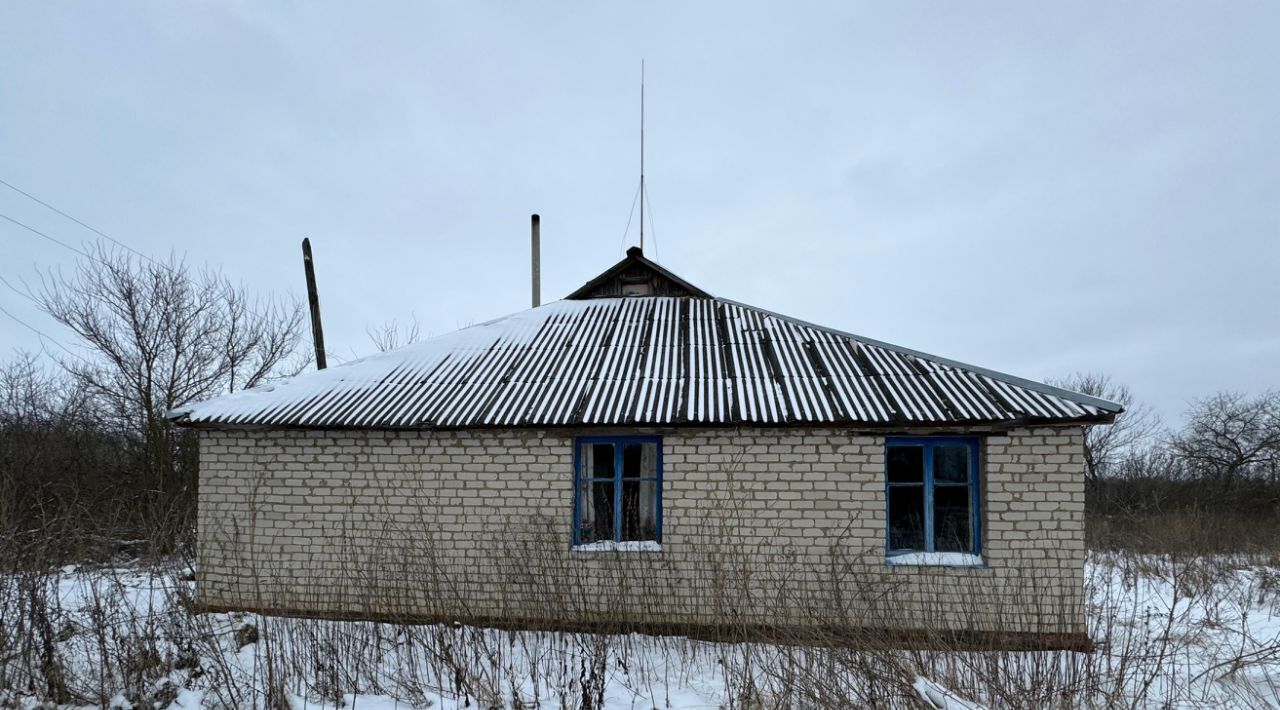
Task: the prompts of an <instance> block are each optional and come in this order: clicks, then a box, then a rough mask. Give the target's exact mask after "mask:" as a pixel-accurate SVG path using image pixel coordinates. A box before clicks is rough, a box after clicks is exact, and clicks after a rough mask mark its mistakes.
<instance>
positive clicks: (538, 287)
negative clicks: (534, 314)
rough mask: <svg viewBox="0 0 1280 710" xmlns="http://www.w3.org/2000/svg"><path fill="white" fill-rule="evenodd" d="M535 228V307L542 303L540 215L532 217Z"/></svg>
mask: <svg viewBox="0 0 1280 710" xmlns="http://www.w3.org/2000/svg"><path fill="white" fill-rule="evenodd" d="M530 221H531V222H532V229H533V244H532V245H531V246H532V248H533V264H532V266H533V307H534V308H537V307H538V306H541V305H542V234H541V232H542V230H541V227H540V225H539V219H538V215H536V214H535V215H533V216H532V217H531V218H530Z"/></svg>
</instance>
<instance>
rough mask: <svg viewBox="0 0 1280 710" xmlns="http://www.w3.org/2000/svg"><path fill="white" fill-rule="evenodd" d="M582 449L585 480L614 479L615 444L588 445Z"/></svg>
mask: <svg viewBox="0 0 1280 710" xmlns="http://www.w3.org/2000/svg"><path fill="white" fill-rule="evenodd" d="M582 449H583V451H582V477H583V478H613V444H587V445H585V446H583V447H582Z"/></svg>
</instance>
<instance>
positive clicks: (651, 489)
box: [622, 481, 658, 540]
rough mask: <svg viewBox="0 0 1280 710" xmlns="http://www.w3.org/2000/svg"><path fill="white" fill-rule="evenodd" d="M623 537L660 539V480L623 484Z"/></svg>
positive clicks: (626, 482) (624, 538)
mask: <svg viewBox="0 0 1280 710" xmlns="http://www.w3.org/2000/svg"><path fill="white" fill-rule="evenodd" d="M622 539H623V540H657V539H658V482H657V481H625V482H624V483H623V484H622Z"/></svg>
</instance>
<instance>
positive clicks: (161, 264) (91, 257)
mask: <svg viewBox="0 0 1280 710" xmlns="http://www.w3.org/2000/svg"><path fill="white" fill-rule="evenodd" d="M0 185H4V186H5V187H8V188H9V189H11V190H13V191H14V192H17V193H19V194H21V195H23V196H25V197H27V198H28V199H30V200H33V201H35V202H37V203H38V204H40V205H41V206H43V207H45V208H47V209H50V210H52V211H54V212H56V213H57V214H59V215H61V216H63V217H65V218H67V219H69V220H71V221H72V222H75V223H76V224H78V225H80V226H81V227H84V228H85V229H88V230H89V231H91V232H93V233H94V234H97V235H99V236H101V237H103V238H105V239H108V240H110V241H111V242H112V243H113V244H116V245H118V246H120V247H121V248H122V249H125V250H127V251H129V252H131V253H133V254H136V255H137V256H139V257H140V258H142V259H145V260H146V261H148V262H150V263H152V264H154V265H155V266H158V267H160V268H162V269H164V270H165V271H168V272H169V273H171V274H173V275H174V276H179V277H185V276H186V275H185V274H183V273H181V272H179V271H178V270H177V269H175V268H173V267H172V266H170V265H168V264H165V263H164V262H161V261H156V260H155V259H153V258H151V257H149V256H147V255H146V254H144V253H142V252H140V251H138V250H137V249H134V248H133V247H131V246H129V245H128V244H125V243H124V242H122V241H120V240H118V239H116V238H114V237H112V236H111V235H109V234H107V233H106V232H103V231H102V230H101V229H98V228H97V227H94V226H93V225H91V224H88V223H87V222H85V221H83V220H80V219H78V218H76V217H75V216H74V215H71V214H69V213H67V212H65V211H63V210H60V209H58V208H57V207H55V206H53V205H51V204H49V203H48V202H45V201H44V200H42V199H40V198H38V197H36V196H35V195H32V194H31V193H29V192H27V191H26V190H23V189H21V188H19V187H17V186H16V185H13V184H12V183H10V182H7V181H6V180H4V179H2V178H0ZM0 218H3V219H5V220H8V221H9V222H12V223H13V224H15V225H17V226H19V227H22V228H23V229H25V230H27V231H29V232H32V233H33V234H36V235H38V236H40V237H42V238H44V239H47V240H49V241H51V242H53V243H54V244H57V245H59V246H61V247H64V248H66V249H70V250H71V251H73V252H75V253H77V254H79V255H80V256H83V257H85V258H86V259H89V260H91V261H96V262H98V263H99V264H102V265H103V266H106V267H108V268H112V265H111V264H108V263H107V262H105V261H103V260H102V259H100V258H98V257H96V256H94V255H93V254H90V253H88V252H86V251H83V250H81V249H77V248H76V247H73V246H71V245H70V244H67V243H66V242H64V241H62V240H60V239H57V238H56V237H52V236H49V235H48V234H45V233H44V232H42V231H40V230H38V229H36V228H35V227H32V226H30V225H27V224H23V223H22V222H19V221H18V220H16V219H14V218H12V217H10V216H8V215H6V214H4V213H0ZM10 288H13V287H12V286H10ZM14 290H15V291H16V290H17V289H14ZM249 312H250V313H252V314H253V315H254V316H255V317H257V318H260V319H262V318H264V316H263V314H262V313H259V312H258V311H257V310H254V309H249Z"/></svg>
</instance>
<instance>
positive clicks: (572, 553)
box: [171, 249, 1121, 648]
mask: <svg viewBox="0 0 1280 710" xmlns="http://www.w3.org/2000/svg"><path fill="white" fill-rule="evenodd" d="M1120 411H1121V408H1120V407H1119V406H1118V405H1116V404H1114V403H1111V402H1107V401H1103V400H1100V399H1096V398H1094V397H1089V396H1086V395H1083V394H1078V393H1075V392H1069V391H1065V390H1062V389H1058V388H1056V387H1050V386H1048V385H1044V384H1040V383H1036V382H1031V381H1028V380H1024V379H1021V378H1017V377H1013V376H1010V375H1005V374H1001V373H998V372H994V371H991V370H987V369H984V368H980V367H974V366H971V365H965V364H962V363H958V362H954V361H951V360H947V359H944V358H940V357H935V356H933V355H928V354H925V353H921V352H916V351H913V350H909V349H906V348H901V347H897V346H894V345H889V344H887V343H883V342H879V341H875V340H871V339H868V338H863V337H860V336H856V335H851V334H849V333H844V332H840V331H837V330H833V329H831V328H825V327H821V326H818V325H814V324H811V323H806V322H803V321H800V320H797V319H794V318H789V317H787V316H783V315H779V314H777V313H772V312H769V311H766V310H763V309H760V308H755V307H751V306H747V305H744V304H741V303H736V302H734V301H729V300H726V299H723V298H716V297H713V296H711V295H710V294H708V293H706V292H705V291H703V290H701V289H699V288H698V287H697V286H694V285H693V284H691V283H689V282H687V281H685V280H683V279H681V278H679V277H678V276H676V275H675V274H673V273H671V272H670V271H668V270H666V269H664V268H662V267H661V266H659V265H658V264H656V263H654V262H653V261H651V260H649V259H647V258H646V257H645V256H644V255H643V254H642V253H641V251H640V250H638V249H632V250H630V251H629V252H628V253H627V256H626V258H625V259H623V260H622V261H621V262H619V263H618V264H616V265H614V266H613V267H611V268H610V269H608V270H607V271H605V272H604V273H602V274H600V275H599V276H598V277H596V278H594V279H592V280H591V281H589V282H588V283H587V284H586V285H584V286H583V287H582V288H580V289H578V290H577V291H575V292H573V293H572V294H570V295H569V296H568V297H567V298H566V299H565V300H561V301H557V302H554V303H548V304H546V305H542V306H540V307H535V308H532V309H530V310H526V311H523V312H519V313H515V314H513V315H509V316H506V317H503V318H499V319H496V320H493V321H490V322H487V323H482V324H480V325H476V326H472V327H469V328H464V329H462V330H459V331H457V332H454V333H450V334H448V335H443V336H439V337H435V338H432V339H430V340H427V341H424V342H420V343H416V344H412V345H408V346H406V347H403V348H400V349H397V350H394V351H390V352H384V353H380V354H377V355H373V356H371V357H367V358H364V359H361V360H357V361H354V362H350V363H346V364H343V365H339V366H336V367H332V368H329V369H326V370H321V371H317V372H312V373H307V374H304V375H300V376H298V377H295V378H293V379H291V380H288V381H284V382H280V383H277V384H274V385H270V386H266V387H261V388H256V389H253V390H248V391H243V392H238V393H235V394H230V395H227V396H223V397H219V398H217V399H213V400H210V401H207V402H203V403H199V404H195V405H193V406H189V407H186V408H184V409H181V410H179V411H175V412H173V413H172V414H171V417H172V418H174V420H175V421H176V422H177V423H178V424H179V425H182V426H187V427H193V428H195V429H197V430H198V433H199V441H200V491H199V535H198V558H199V564H198V578H197V579H198V594H199V598H200V601H201V603H202V604H203V605H204V606H205V607H206V608H210V609H223V610H226V609H255V610H261V611H268V612H280V613H292V614H304V615H319V616H338V617H352V616H354V617H360V618H365V617H372V618H397V619H407V620H415V621H454V620H458V621H464V622H469V623H477V624H494V625H503V626H521V627H531V628H535V627H541V628H584V629H621V628H626V629H638V630H652V631H658V632H663V631H674V632H679V633H689V634H700V635H712V636H715V635H718V634H721V633H722V632H725V633H727V632H729V631H733V632H747V633H752V632H760V633H768V632H769V631H770V630H779V629H790V630H797V629H799V630H801V632H802V633H808V632H809V631H812V632H813V633H817V631H819V630H824V631H831V630H833V629H835V630H840V629H843V630H849V631H856V630H871V631H873V632H874V633H877V634H887V635H889V636H892V635H898V634H900V635H903V636H904V637H907V638H917V637H924V636H929V637H932V636H934V635H937V634H940V633H945V634H949V635H960V636H963V637H966V638H969V637H975V638H977V637H995V638H999V639H1001V642H1002V643H1004V642H1017V643H1023V642H1029V643H1036V644H1047V645H1055V646H1065V647H1074V648H1079V647H1086V646H1087V645H1088V638H1087V635H1086V633H1085V627H1084V608H1083V605H1084V601H1083V582H1084V580H1083V575H1084V556H1085V549H1084V471H1083V463H1082V462H1083V441H1084V432H1085V429H1086V427H1088V426H1090V425H1095V424H1101V423H1107V422H1110V421H1112V420H1113V419H1114V417H1115V416H1116V414H1118V413H1119V412H1120ZM806 630H807V631H806ZM984 642H985V641H984Z"/></svg>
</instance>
